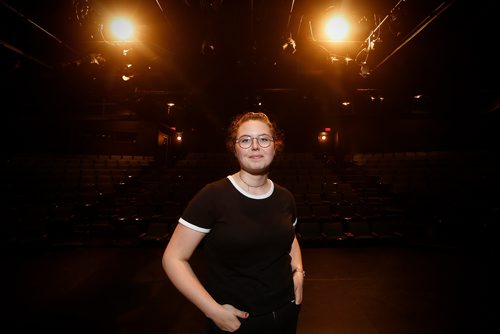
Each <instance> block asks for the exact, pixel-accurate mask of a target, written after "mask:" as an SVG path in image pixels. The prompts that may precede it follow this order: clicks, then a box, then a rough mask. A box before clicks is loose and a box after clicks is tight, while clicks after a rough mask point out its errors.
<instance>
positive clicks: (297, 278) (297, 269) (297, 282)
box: [290, 237, 305, 304]
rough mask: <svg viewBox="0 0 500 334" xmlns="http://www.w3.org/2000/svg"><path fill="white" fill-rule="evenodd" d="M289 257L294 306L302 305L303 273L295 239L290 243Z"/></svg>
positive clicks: (300, 253)
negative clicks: (290, 260) (290, 259)
mask: <svg viewBox="0 0 500 334" xmlns="http://www.w3.org/2000/svg"><path fill="white" fill-rule="evenodd" d="M290 257H291V258H292V262H291V265H292V273H293V274H292V275H293V285H294V288H295V304H302V292H303V285H304V277H305V271H304V267H303V265H302V252H301V251H300V245H299V242H298V241H297V238H296V237H295V238H294V239H293V242H292V248H291V250H290Z"/></svg>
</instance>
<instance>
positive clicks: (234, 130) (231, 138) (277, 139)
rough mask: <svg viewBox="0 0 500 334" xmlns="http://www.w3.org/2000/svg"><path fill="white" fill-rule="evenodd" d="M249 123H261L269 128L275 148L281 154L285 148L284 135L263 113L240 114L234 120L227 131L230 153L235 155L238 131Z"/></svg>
mask: <svg viewBox="0 0 500 334" xmlns="http://www.w3.org/2000/svg"><path fill="white" fill-rule="evenodd" d="M247 121H261V122H263V123H265V124H266V125H267V126H269V130H270V131H271V135H272V137H273V139H274V148H275V150H276V152H277V153H279V152H281V151H282V150H283V148H284V146H285V144H284V141H283V133H282V132H281V130H280V129H279V128H278V127H277V126H276V123H275V122H273V121H271V120H270V119H269V117H268V116H267V115H266V114H265V113H263V112H253V111H249V112H245V113H243V114H239V115H237V116H236V117H234V118H233V120H232V122H231V124H230V125H229V128H228V130H227V139H226V147H227V149H228V150H229V152H231V153H234V152H235V150H236V147H235V145H236V139H237V138H236V136H237V134H238V129H239V128H240V126H241V124H243V123H245V122H247Z"/></svg>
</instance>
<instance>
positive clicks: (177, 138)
mask: <svg viewBox="0 0 500 334" xmlns="http://www.w3.org/2000/svg"><path fill="white" fill-rule="evenodd" d="M175 142H176V143H179V144H180V143H182V132H176V133H175Z"/></svg>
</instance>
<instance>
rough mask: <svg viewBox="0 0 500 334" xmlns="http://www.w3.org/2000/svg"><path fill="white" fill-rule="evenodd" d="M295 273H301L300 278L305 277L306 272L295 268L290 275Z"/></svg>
mask: <svg viewBox="0 0 500 334" xmlns="http://www.w3.org/2000/svg"><path fill="white" fill-rule="evenodd" d="M295 273H301V274H302V277H306V272H305V270H304V269H302V268H295V269H294V270H293V271H292V275H294V274H295Z"/></svg>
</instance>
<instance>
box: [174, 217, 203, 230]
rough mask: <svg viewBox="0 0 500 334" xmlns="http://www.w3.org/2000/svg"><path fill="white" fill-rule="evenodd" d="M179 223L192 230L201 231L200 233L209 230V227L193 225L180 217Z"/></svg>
mask: <svg viewBox="0 0 500 334" xmlns="http://www.w3.org/2000/svg"><path fill="white" fill-rule="evenodd" d="M179 223H181V224H182V225H184V226H186V227H187V228H190V229H192V230H195V231H198V232H201V233H208V232H210V229H209V228H202V227H199V226H196V225H193V224H191V223H188V222H187V221H185V220H184V219H182V218H179Z"/></svg>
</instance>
